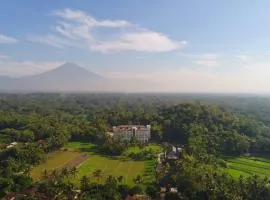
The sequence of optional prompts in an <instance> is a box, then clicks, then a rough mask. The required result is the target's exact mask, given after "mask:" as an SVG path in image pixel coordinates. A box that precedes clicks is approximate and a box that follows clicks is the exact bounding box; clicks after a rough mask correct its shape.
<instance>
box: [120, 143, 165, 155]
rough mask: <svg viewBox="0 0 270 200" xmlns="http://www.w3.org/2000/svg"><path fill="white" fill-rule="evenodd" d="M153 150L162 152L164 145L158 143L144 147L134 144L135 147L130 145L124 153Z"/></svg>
mask: <svg viewBox="0 0 270 200" xmlns="http://www.w3.org/2000/svg"><path fill="white" fill-rule="evenodd" d="M150 149H151V150H152V151H153V152H155V153H160V152H162V151H163V147H162V146H161V145H158V144H149V145H147V146H145V147H143V148H140V147H138V146H134V147H129V148H128V149H127V150H126V151H125V152H124V154H125V155H128V154H130V153H139V152H140V151H143V150H150Z"/></svg>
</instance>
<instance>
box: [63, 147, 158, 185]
mask: <svg viewBox="0 0 270 200" xmlns="http://www.w3.org/2000/svg"><path fill="white" fill-rule="evenodd" d="M94 147H95V146H94V145H93V144H91V143H81V142H70V143H68V144H67V145H66V146H65V148H68V149H69V150H72V149H73V150H75V151H77V150H80V151H83V152H88V155H89V158H88V159H87V160H86V161H85V162H83V163H82V164H81V165H80V166H79V167H78V176H77V179H76V180H75V183H79V180H80V178H81V177H82V176H84V175H88V176H91V175H92V173H93V172H94V171H95V170H97V169H100V170H101V171H102V175H103V180H104V179H105V178H106V177H107V176H108V175H112V176H115V177H117V176H123V183H126V184H129V185H133V184H134V182H133V180H134V178H135V177H136V176H138V175H141V176H142V177H143V180H144V182H150V181H153V180H154V179H155V163H154V161H151V160H150V161H133V160H125V159H124V157H121V156H120V157H110V156H103V155H99V154H97V153H95V152H93V151H91V150H93V149H94ZM145 148H152V149H153V151H159V150H162V148H161V147H160V146H158V145H154V144H153V145H150V146H147V147H145ZM137 150H138V151H141V149H140V148H138V147H131V148H130V149H128V150H127V151H137ZM92 181H95V179H94V177H92Z"/></svg>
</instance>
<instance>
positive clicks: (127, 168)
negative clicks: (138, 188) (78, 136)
mask: <svg viewBox="0 0 270 200" xmlns="http://www.w3.org/2000/svg"><path fill="white" fill-rule="evenodd" d="M97 169H100V170H101V171H102V174H103V177H104V179H105V178H106V177H107V176H108V175H112V176H115V177H117V176H123V177H124V180H123V182H124V183H127V184H133V179H134V178H135V177H136V176H137V175H143V171H144V162H143V161H123V160H121V159H117V158H110V157H106V156H101V155H97V154H94V153H89V158H88V160H87V161H85V162H84V163H83V164H82V165H81V166H80V167H79V168H78V171H79V173H78V180H79V179H80V178H81V177H82V176H83V175H87V176H91V175H92V173H93V172H94V171H95V170H97ZM93 181H95V180H93Z"/></svg>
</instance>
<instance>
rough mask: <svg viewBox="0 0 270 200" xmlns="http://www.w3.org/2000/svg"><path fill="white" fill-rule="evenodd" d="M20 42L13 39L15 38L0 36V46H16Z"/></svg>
mask: <svg viewBox="0 0 270 200" xmlns="http://www.w3.org/2000/svg"><path fill="white" fill-rule="evenodd" d="M17 42H18V40H17V39H15V38H13V37H9V36H5V35H2V34H0V44H14V43H17Z"/></svg>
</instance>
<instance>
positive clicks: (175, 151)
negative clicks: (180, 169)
mask: <svg viewBox="0 0 270 200" xmlns="http://www.w3.org/2000/svg"><path fill="white" fill-rule="evenodd" d="M182 151H183V149H182V148H177V147H174V146H172V147H171V149H170V150H169V151H165V153H164V155H165V158H166V159H168V160H178V159H179V157H180V154H181V153H182Z"/></svg>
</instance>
